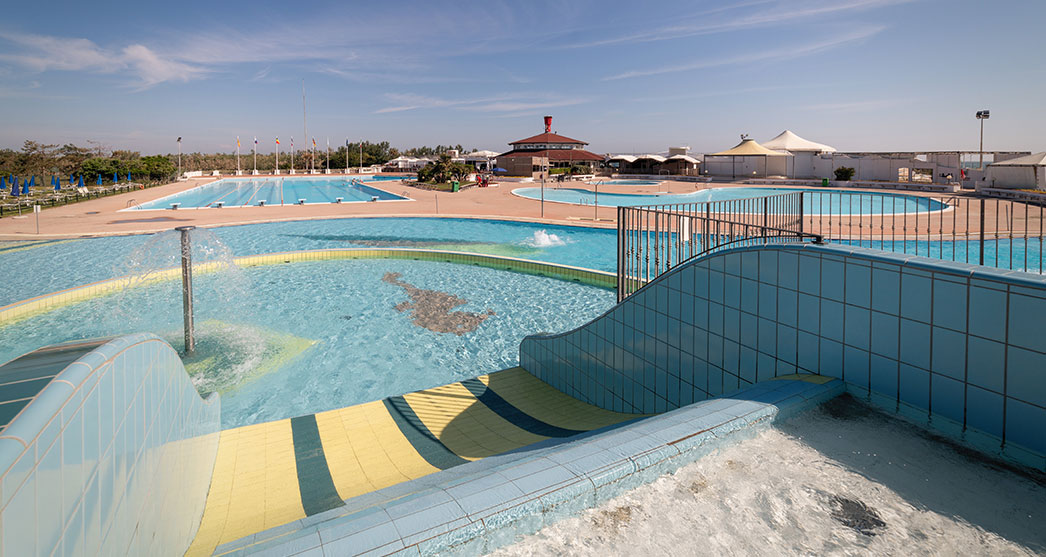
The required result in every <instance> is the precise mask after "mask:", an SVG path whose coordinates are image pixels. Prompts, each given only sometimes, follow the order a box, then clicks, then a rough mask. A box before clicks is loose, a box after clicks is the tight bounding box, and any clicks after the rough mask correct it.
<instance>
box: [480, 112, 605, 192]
mask: <svg viewBox="0 0 1046 557" xmlns="http://www.w3.org/2000/svg"><path fill="white" fill-rule="evenodd" d="M509 145H510V146H511V147H512V150H511V151H508V152H507V153H502V154H500V155H498V158H497V165H498V167H500V168H504V169H505V170H506V171H507V172H506V174H508V175H509V176H531V177H534V178H537V177H540V176H541V174H542V173H543V172H545V171H546V169H553V168H571V167H574V166H586V167H589V168H590V169H594V168H598V167H599V166H601V165H602V164H603V156H602V155H597V154H595V153H592V152H589V151H586V150H585V145H588V143H586V142H584V141H581V140H578V139H572V138H569V137H566V136H563V135H559V134H558V133H552V117H551V116H545V133H540V134H538V135H535V136H531V137H528V138H526V139H520V140H518V141H512V142H509Z"/></svg>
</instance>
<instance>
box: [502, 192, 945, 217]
mask: <svg viewBox="0 0 1046 557" xmlns="http://www.w3.org/2000/svg"><path fill="white" fill-rule="evenodd" d="M594 189H595V187H594V186H593V188H592V189H580V188H549V187H546V188H545V193H544V196H545V201H551V202H553V203H572V204H575V205H594V204H596V193H595V191H594ZM796 192H805V196H804V197H803V210H804V212H805V213H806V214H807V215H824V214H831V215H856V214H863V215H880V214H898V213H926V212H928V211H943V210H945V209H947V208H948V206H947V205H946V204H944V203H941V202H939V201H936V200H933V199H929V198H926V197H917V196H914V195H904V194H899V193H880V192H844V191H822V190H811V189H799V188H713V189H706V190H700V191H695V192H690V193H658V194H631V193H604V192H600V193H599V195H598V197H599V201H598V203H599V206H600V207H631V206H635V205H667V204H671V203H704V202H708V201H732V200H737V199H750V198H754V197H764V196H767V195H774V194H782V193H796ZM512 193H513V194H515V195H518V196H520V197H525V198H527V199H541V188H517V189H514V190H512Z"/></svg>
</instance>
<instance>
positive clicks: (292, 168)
mask: <svg viewBox="0 0 1046 557" xmlns="http://www.w3.org/2000/svg"><path fill="white" fill-rule="evenodd" d="M291 174H294V136H291Z"/></svg>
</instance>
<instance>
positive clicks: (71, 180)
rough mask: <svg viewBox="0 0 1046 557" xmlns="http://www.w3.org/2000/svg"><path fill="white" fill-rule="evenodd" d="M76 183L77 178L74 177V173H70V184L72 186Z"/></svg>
mask: <svg viewBox="0 0 1046 557" xmlns="http://www.w3.org/2000/svg"><path fill="white" fill-rule="evenodd" d="M75 183H76V180H74V179H73V175H72V174H70V175H69V185H70V186H71V185H73V184H75Z"/></svg>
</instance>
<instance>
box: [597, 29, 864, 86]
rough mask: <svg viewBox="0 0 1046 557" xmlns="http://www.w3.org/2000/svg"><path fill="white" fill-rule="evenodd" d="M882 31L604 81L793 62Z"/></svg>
mask: <svg viewBox="0 0 1046 557" xmlns="http://www.w3.org/2000/svg"><path fill="white" fill-rule="evenodd" d="M883 29H885V27H881V26H879V27H868V28H866V29H861V30H858V31H854V32H851V33H847V34H845V35H840V36H837V37H833V38H831V39H826V40H823V41H818V42H814V43H807V44H804V45H798V46H793V47H791V48H784V49H779V50H768V51H761V52H753V53H749V54H743V55H740V56H733V57H728V58H716V59H709V60H700V61H697V62H692V63H687V64H678V65H674V66H661V67H658V68H650V69H642V70H632V71H627V72H623V73H619V74H616V75H611V76H607V77H604V78H603V81H616V80H619V79H631V78H636V77H649V76H652V75H662V74H668V73H678V72H688V71H694V70H702V69H707V68H714V67H720V66H736V65H743V64H751V63H755V62H767V61H775V60H776V61H780V60H791V59H794V58H802V57H804V56H811V55H813V54H820V53H822V52H827V51H829V50H832V49H834V48H836V47H839V46H842V45H845V44H849V43H855V42H859V41H863V40H865V39H868V38H870V37H872V36H874V35H876V34H878V33H880V32H881V31H882V30H883Z"/></svg>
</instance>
